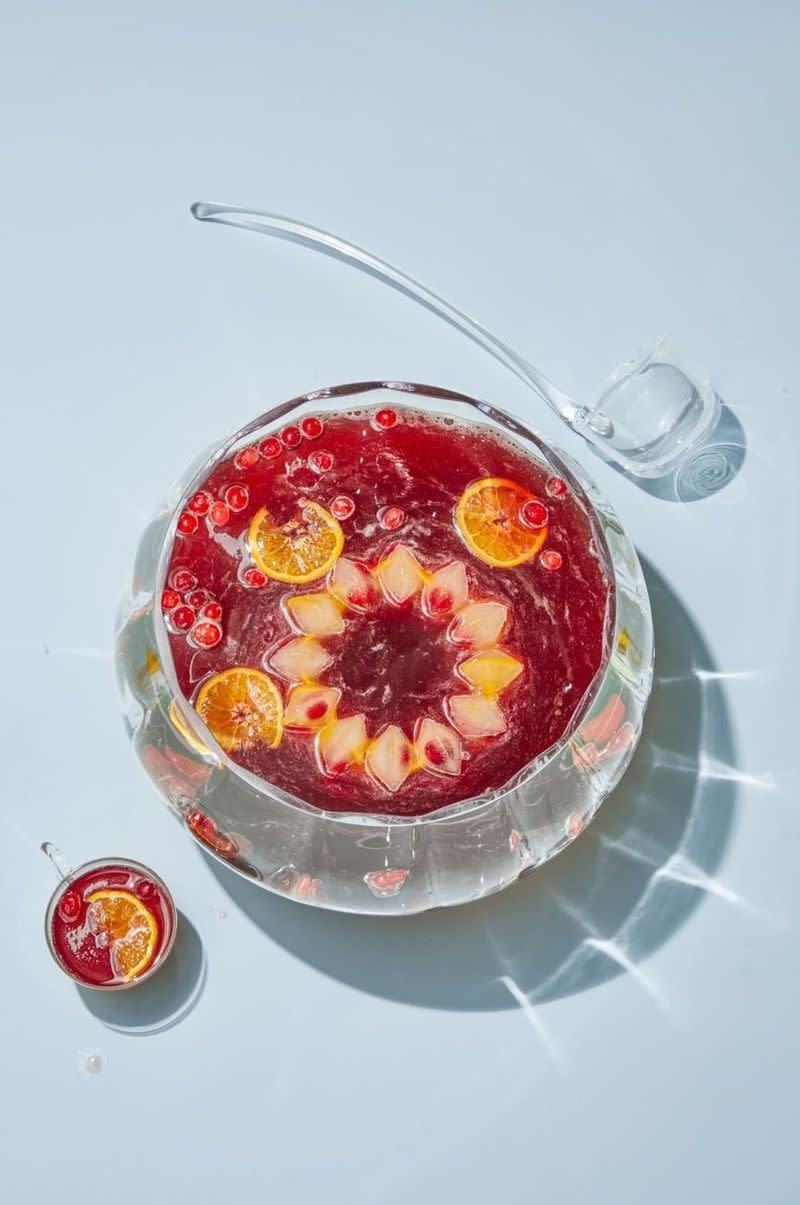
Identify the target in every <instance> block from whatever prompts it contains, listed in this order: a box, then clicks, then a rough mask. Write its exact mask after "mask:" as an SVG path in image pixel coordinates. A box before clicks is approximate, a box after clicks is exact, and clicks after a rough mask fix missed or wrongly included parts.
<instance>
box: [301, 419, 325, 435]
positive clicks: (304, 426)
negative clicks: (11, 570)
mask: <svg viewBox="0 0 800 1205" xmlns="http://www.w3.org/2000/svg"><path fill="white" fill-rule="evenodd" d="M300 430H301V431H302V432H303V434H304V435H305V437H306V439H319V437H320V435H321V434H322V420H321V419H319V418H317V417H316V416H315V415H313V414H311V415H309V417H308V418H304V419H303V421H302V422H301V424H300Z"/></svg>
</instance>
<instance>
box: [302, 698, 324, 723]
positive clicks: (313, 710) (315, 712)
mask: <svg viewBox="0 0 800 1205" xmlns="http://www.w3.org/2000/svg"><path fill="white" fill-rule="evenodd" d="M327 710H328V704H327V703H324V702H323V701H322V699H320V700H319V701H318V702H316V703H309V705H308V707H307V708H306V715H307V716H308V718H309V719H310V720H321V719H322V717H323V716H324V714H325V712H326V711H327Z"/></svg>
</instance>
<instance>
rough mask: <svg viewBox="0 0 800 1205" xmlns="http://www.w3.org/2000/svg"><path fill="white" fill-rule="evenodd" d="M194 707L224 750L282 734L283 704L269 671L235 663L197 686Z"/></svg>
mask: <svg viewBox="0 0 800 1205" xmlns="http://www.w3.org/2000/svg"><path fill="white" fill-rule="evenodd" d="M194 706H195V711H196V712H197V714H198V715H199V716H200V719H201V720H202V721H203V723H204V724H205V726H206V728H208V730H209V732H210V733H211V735H212V736H213V737H214V738H215V740H216V741H217V742H218V743H219V744H220V745H221V746H222V748H223V749H224V750H225V751H226V753H232V752H234V751H235V750H239V749H252V748H253V747H254V746H255V745H266V746H267V748H268V749H274V748H276V746H277V745H279V744H280V740H281V737H282V735H283V704H282V702H281V696H280V694H279V692H278V688H277V686H276V685H275V683H274V682H273V681H272V678H270V676H269V674H265V673H263V672H262V671H261V670H259V669H247V668H245V667H244V666H238V665H235V666H234V667H233V669H226V670H224V672H223V673H221V674H214V676H213V678H209V679H208V681H207V682H204V683H203V685H202V686H201V687H200V693H199V694H198V696H197V702H196V703H195V705H194Z"/></svg>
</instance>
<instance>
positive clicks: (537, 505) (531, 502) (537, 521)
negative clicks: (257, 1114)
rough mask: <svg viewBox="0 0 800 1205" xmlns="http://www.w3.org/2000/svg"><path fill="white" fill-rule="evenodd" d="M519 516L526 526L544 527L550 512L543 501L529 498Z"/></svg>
mask: <svg viewBox="0 0 800 1205" xmlns="http://www.w3.org/2000/svg"><path fill="white" fill-rule="evenodd" d="M519 517H520V519H521V520H522V522H523V523H524V524H525V526H526V527H544V525H545V524H546V523H547V520H548V519H549V517H550V512H549V511H548V509H547V507H546V506H545V504H544V503H543V502H539V501H538V499H536V498H529V499H528V501H527V502H526V503H524V505H523V507H522V509H521V510H520V512H519Z"/></svg>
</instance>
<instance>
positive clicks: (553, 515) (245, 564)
mask: <svg viewBox="0 0 800 1205" xmlns="http://www.w3.org/2000/svg"><path fill="white" fill-rule="evenodd" d="M287 430H295V428H288V429H287ZM283 439H284V443H286V442H287V441H286V439H285V432H284V433H283ZM265 442H266V441H262V443H261V444H260V447H261V448H262V451H263V449H264V443H265ZM288 442H289V443H293V442H294V441H293V440H290V441H288ZM269 451H270V452H272V451H273V448H272V446H270V449H269ZM323 452H324V453H328V454H329V455H330V456H331V457H332V466H331V468H330V470H329V471H327V472H325V473H323V474H317V473H312V472H310V471H306V466H307V464H308V460H309V457H310V456H311V455H316V456H317V458H318V457H319V454H320V453H323ZM486 477H501V478H506V479H510V480H511V481H514V482H516V483H517V484H518V485H519V486H520V487H522V489H523V490H526V491H528V492H529V493H530V494H531V495H533V496H534V497H535V498H536V499H542V498H545V497H547V498H548V503H547V506H546V508H545V506H544V504H541V506H540V507H535V508H532V509H533V510H534V512H535V513H534V516H533V517H534V518H535V519H536V520H540V519H541V518H542V514H541V512H542V511H545V510H546V512H547V519H546V522H547V533H546V541H545V544H544V546H543V550H542V551H543V552H548V551H549V552H552V553H553V554H557V557H559V558H560V561H558V562H557V557H556V555H554V556H552V557H549V558H548V557H545V558H544V564H543V563H542V555H541V554H539V555H538V556H534V557H533V558H532V559H530V560H529V561H527V562H525V563H524V564H522V565H518V566H516V567H514V568H509V569H503V568H496V567H493V566H492V565H490V564H487V563H486V562H485V561H483V560H481V559H480V558H479V557H478V556H477V555H476V554H475V553H474V552H472V551H471V549H470V548H469V547H468V546H467V544H466V543H465V541H464V540H463V539H462V537H461V535H460V534H459V531H458V528H457V525H456V522H455V519H454V513H455V507H456V504H457V502H458V500H459V498H460V497H461V495H462V493H463V492H464V490H465V489H466V488H467V486H469V485H470V484H471V483H473V482H474V481H476V480H479V479H482V478H486ZM554 482H557V484H556V485H555V488H554ZM235 483H238V484H241V485H243V486H245V487H246V490H247V493H248V501H247V505H246V506H245V508H244V509H243V510H242V511H240V512H238V513H236V514H232V515H231V516H230V522H229V523H228V524H227V526H226V528H225V530H224V532H216V531H214V530H213V529H212V528H210V527H209V526H208V525H207V524H205V523H204V524H203V525H202V526H201V527H200V529H199V530H198V531H197V532H195V533H193V534H190V535H182V536H178V537H176V540H175V545H174V548H173V555H172V560H171V564H170V570H171V571H172V572H174V571H175V569H176V568H184V569H185V568H188V569H189V570H191V572H192V573H193V574H194V575H195V576H196V577H197V579H198V583H199V585H200V586H201V587H203V588H204V589H206V590H208V591H210V593H211V595H212V596H213V597H214V598H215V599H218V600H219V602H220V603H221V604H222V606H223V608H224V615H225V619H224V625H223V628H224V632H223V638H222V640H221V641H220V643H219V644H218V645H217V646H216V647H214V648H208V649H203V648H200V649H198V648H197V647H196V643H195V644H193V643H192V642H191V640H188V639H187V637H186V635H185V634H184V633H182V632H175V631H170V634H169V640H170V644H171V649H172V655H173V659H174V666H175V670H176V674H177V679H178V683H179V686H180V689H181V691H182V692H183V693H184V694H185V696H186V697H187V698H188V699H190V700H195V699H196V697H197V693H198V691H199V689H200V687H201V685H202V683H203V682H204V681H205V680H207V679H208V678H209V677H210V676H211V675H213V674H216V673H220V672H222V671H223V670H226V669H229V668H230V667H232V666H234V665H241V666H250V667H252V668H255V669H259V670H266V672H268V673H269V674H270V675H271V676H272V677H273V679H274V681H275V682H276V684H277V686H278V688H279V690H280V692H281V695H282V698H283V700H284V703H285V702H286V699H287V696H288V694H289V692H290V689H291V684H290V683H289V682H288V681H286V680H285V679H284V678H282V677H281V676H280V674H278V673H276V672H275V670H274V669H273V668H272V667H271V666H270V657H271V656H272V655H273V653H274V652H275V650H276V649H277V648H279V647H280V646H281V645H282V644H284V643H285V642H286V640H287V638H289V637H290V636H292V635H295V634H296V633H294V632H293V630H292V628H291V626H290V623H289V620H288V619H287V612H286V609H285V602H286V600H287V598H290V597H291V596H293V595H298V594H308V593H317V592H320V591H324V590H325V589H326V579H325V578H322V579H319V580H316V581H312V582H310V583H304V584H298V585H287V584H285V583H281V582H278V581H276V580H273V579H271V578H267V579H266V580H265V581H262V575H261V574H260V570H256V569H254V568H253V567H252V564H251V563H250V562H249V559H248V555H247V532H248V529H249V525H250V522H251V520H252V518H253V516H254V514H255V513H256V512H257V511H258V510H259V509H260V508H261V507H264V506H266V507H267V509H268V511H269V512H270V514H271V515H272V516H273V518H274V520H275V521H276V522H277V523H283V522H285V521H287V520H288V519H290V518H292V517H293V516H295V515H296V514H297V511H298V508H299V507H300V506H301V499H310V500H313V501H315V502H318V503H319V504H321V505H322V506H324V507H326V508H328V509H331V510H333V511H334V513H337V512H338V513H339V514H340V515H341V519H340V522H341V526H342V531H343V534H344V539H345V543H344V549H343V552H342V556H343V557H345V558H347V559H348V560H350V561H359V562H363V563H364V564H365V565H366V566H368V567H369V568H370V569H371V570H373V572H374V571H375V569H376V567H377V566H378V565H379V564H380V563H381V562H382V561H383V559H384V558H386V557H387V556H388V555H389V554H390V553H391V551H392V549H393V548H394V547H395V546H397V545H398V544H399V545H403V546H404V547H405V548H406V549H408V550H410V551H411V552H413V554H414V555H415V556H416V558H417V560H418V561H419V563H420V565H421V566H422V567H423V569H424V570H425V571H426V572H428V573H433V572H434V571H435V570H437V569H440V568H442V567H443V566H446V565H449V564H451V563H452V562H453V561H458V562H461V564H463V566H464V567H465V569H466V578H467V583H468V587H469V601H485V600H493V601H496V602H499V603H502V604H503V605H504V606H505V607H506V608H507V620H506V623H505V626H504V627H503V630H502V632H501V634H500V635H499V637H498V638H497V641H496V643H497V645H498V646H499V647H500V648H501V649H502V650H503V651H504V652H507V653H509V654H510V655H511V656H513V657H514V658H516V659H517V660H518V661H519V662H521V663H522V666H523V670H522V672H521V673H520V674H519V675H518V677H517V678H516V679H515V680H514V681H513V682H512V683H511V684H509V685H507V686H505V687H504V688H503V690H502V693H501V694H500V695H499V696H498V702H499V704H500V706H501V709H502V713H503V716H504V718H505V724H506V727H505V731H503V732H501V733H499V735H493V736H489V737H482V738H481V739H477V740H474V739H466V738H462V740H461V745H462V750H463V752H462V761H461V768H460V771H458V772H457V773H455V774H449V773H448V774H445V773H444V772H439V773H437V772H435V767H436V765H437V764H440V763H437V761H436V758H435V757H431V758H429V759H428V760H429V762H430V763H431V764H432V766H433V769H432V768H431V766H430V765H429V766H428V768H427V770H425V771H424V772H417V771H415V772H413V773H411V774H409V775H408V777H406V778H405V780H404V781H403V783H402V785H401V786H400V787H399V788H398V789H396V790H394V791H392V790H389V789H387V788H386V787H385V786H382V785H381V783H380V781H378V780H376V778H375V777H374V776H373V775H371V774H369V773H366V772H365V771H364V768H363V766H362V765H361V764H359V762H358V760H357V759H356V760H355V761H354V762H350V763H348V764H347V765H346V767H345V768H344V769H343V767H342V764H341V762H338V761H337V762H336V764H335V766H332V767H331V768H330V772H329V773H326V772H324V770H323V768H322V763H321V761H319V760H318V758H317V755H316V753H315V740H314V736H313V734H311V733H309V732H302V731H295V730H290V729H286V730H284V734H283V738H282V740H281V742H280V744H279V746H278V747H277V748H275V749H268V748H266V747H265V746H263V745H256V746H254V747H252V748H248V749H241V750H238V751H235V752H233V753H231V755H230V756H231V757H232V758H233V760H235V761H237V762H238V763H239V764H240V765H241V766H243V767H245V768H246V769H248V770H250V771H252V772H253V773H255V774H257V775H259V776H260V777H261V778H263V779H264V780H265V781H266V782H268V783H271V784H274V785H276V786H278V787H280V788H281V789H282V790H284V791H286V792H288V793H290V794H292V795H294V796H297V797H299V798H302V799H304V800H305V801H306V802H307V803H310V804H312V805H315V806H318V807H323V808H326V809H329V810H333V811H341V812H347V811H356V812H379V813H381V812H382V813H387V814H395V815H422V814H424V813H427V812H431V811H434V810H435V809H437V808H441V807H444V806H447V805H448V804H452V803H454V802H457V801H459V800H462V799H467V798H471V797H473V796H476V795H480V794H482V793H483V792H485V791H488V790H492V789H495V788H498V787H501V786H502V785H503V784H505V783H507V782H508V781H509V780H510V779H511V778H513V777H514V776H515V775H516V774H517V773H518V772H519V771H520V770H522V769H523V768H524V767H525V766H526V765H527V764H529V763H530V762H531V761H532V760H533V759H534V758H536V757H537V756H538V755H539V754H540V753H542V752H543V751H544V750H546V749H547V748H549V747H550V746H551V745H553V744H554V743H555V742H556V741H558V740H559V738H560V737H561V736H562V735H563V733H564V730H565V729H566V727H567V725H568V724H569V721H570V719H571V718H572V716H573V714H574V712H575V710H576V708H577V707H578V705H579V704H580V702H581V699H582V697H583V695H584V692H585V691H586V689H587V687H588V686H589V685H590V683H591V681H592V679H593V678H594V676H595V674H596V672H597V670H598V669H599V667H600V664H601V662H602V658H603V648H604V644H603V640H604V631H605V624H606V614H607V611H608V608H609V600H610V586H609V579H608V576H607V574H606V572H605V567H604V566H605V564H606V555H607V554H606V551H605V549H604V548H602V547H598V546H597V544H596V542H595V540H596V539H601V537H596V536H595V529H594V528H593V524H592V519H591V514H590V508H589V506H588V503H587V502H586V501H585V500H584V499H582V498H581V497H580V496H579V495H577V494H576V493H574V492H573V491H572V490H571V489H570V487H569V486H568V485H567V483H566V482H564V481H563V480H562V479H561V478H554V477H553V476H552V475H551V471H550V470H548V468H547V467H546V466H545V465H542V464H540V463H538V462H537V461H536V460H534V459H533V458H532V457H531V456H529V455H528V454H527V453H526V452H525V451H524V450H523V448H522V447H521V446H519V445H517V444H516V443H514V442H512V441H511V440H507V439H504V438H502V437H501V436H500V435H499V434H497V433H496V432H494V431H492V430H490V429H488V428H486V427H483V426H480V425H478V424H470V423H464V422H460V421H456V420H453V419H450V418H444V417H440V416H434V415H428V414H425V413H422V412H420V411H415V410H410V409H405V408H399V407H398V408H396V409H393V410H392V411H380V410H377V411H376V410H369V409H366V408H365V409H362V410H360V411H351V412H349V413H348V414H344V413H340V414H327V415H326V416H325V422H324V428H323V432H322V435H321V436H320V438H318V439H316V440H315V441H314V444H313V445H310V446H309V445H307V444H306V443H302V444H301V445H300V446H299V447H293V448H291V449H290V450H287V449H286V448H285V447H284V448H283V449H281V452H280V455H274V456H272V457H271V458H270V459H264V457H263V456H262V457H261V458H260V459H259V461H258V463H257V464H256V465H254V466H253V467H252V468H250V469H248V470H247V471H245V472H243V471H242V470H241V468H240V467H238V468H237V467H236V466H235V464H234V458H233V456H231V457H229V458H227V459H225V460H224V461H221V462H220V463H219V464H217V465H216V466H215V467H214V468H213V470H212V471H211V473H210V474H209V475H208V477H207V479H206V480H204V481H203V482H202V483H201V485H202V488H203V489H204V490H207V491H208V493H209V494H210V495H211V496H212V497H213V498H214V499H215V500H217V499H222V498H224V497H225V493H226V491H227V490H228V489H229V488H230V486H231V485H232V484H235ZM343 499H347V500H348V501H349V500H352V502H353V503H354V509H353V510H352V512H351V511H350V508H349V507H348V506H344V505H343V504H342V503H343ZM390 509H391V511H392V512H393V513H394V512H398V513H399V514H401V515H402V516H403V523H402V526H401V527H400V528H399V529H396V530H387V529H386V528H385V527H384V526H382V524H381V516H382V515H383V516H385V515H386V513H387V511H389V510H390ZM530 509H531V508H529V515H530ZM555 563H558V564H559V569H558V571H557V572H554V571H553V568H554V565H555ZM255 574H258V575H259V576H258V580H257V581H256V580H254V575H255ZM248 575H249V576H248ZM246 583H249V584H250V585H252V586H255V585H258V586H259V587H260V588H258V589H252V588H248V585H247V584H246ZM452 589H454V587H453V585H452V584H447V585H445V586H443V587H439V586H438V585H436V586H434V587H432V588H431V590H430V591H429V596H430V597H429V599H428V607H427V610H425V609H423V605H422V602H421V595H420V593H419V592H417V593H416V594H415V595H414V596H413V597H411V598H409V599H408V600H407V601H406V602H404V603H403V604H402V605H397V604H396V603H394V602H392V601H391V600H389V599H388V598H386V597H385V596H384V594H382V593H381V591H380V590H376V598H375V602H374V603H372V604H371V605H370V606H368V607H367V609H366V610H364V611H356V610H354V609H347V610H346V611H345V612H344V618H345V627H344V631H343V632H341V633H339V634H337V635H333V636H328V637H323V638H320V641H319V643H320V644H321V645H322V646H323V647H324V649H325V651H326V653H327V654H329V656H330V657H331V658H332V661H331V663H330V664H329V665H327V666H326V668H324V669H323V670H321V671H320V673H319V683H320V684H321V685H322V686H325V687H334V688H336V689H338V690H339V691H340V692H341V698H340V700H339V703H338V715H339V716H340V717H345V718H346V717H348V716H353V715H356V714H362V715H363V716H364V719H365V723H366V731H367V736H368V739H369V740H373V739H374V738H375V737H376V736H377V735H380V733H381V732H382V731H383V730H384V729H385V728H386V726H387V725H396V726H397V727H398V728H399V729H400V730H401V731H402V732H403V734H404V735H405V737H406V738H407V739H408V740H409V741H413V740H414V734H415V728H416V727H417V726H418V724H419V723H420V722H421V720H423V719H424V718H426V717H427V718H429V719H431V720H434V721H436V722H437V723H439V724H444V725H447V726H449V724H450V716H449V713H448V709H447V704H446V700H447V698H448V696H450V695H455V694H464V693H467V692H468V691H469V689H470V687H469V686H468V683H467V682H466V681H465V680H464V678H463V677H462V676H460V675H459V674H458V673H457V667H458V665H459V664H460V663H462V662H463V661H464V660H465V659H466V657H467V656H468V655H471V654H472V653H474V651H475V650H465V648H464V646H463V645H461V646H459V645H457V644H456V643H455V642H454V641H453V639H452V638H451V636H450V635H449V632H450V625H451V622H452V618H453V616H452V605H451V604H452V596H451V593H450V592H451V590H452ZM173 626H174V625H173ZM451 731H452V729H451ZM426 740H427V738H426ZM393 756H396V758H397V759H399V760H400V761H406V760H407V758H406V752H405V749H402V750H400V751H398V752H397V753H396V754H393ZM334 770H335V771H336V772H335V773H334Z"/></svg>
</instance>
